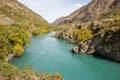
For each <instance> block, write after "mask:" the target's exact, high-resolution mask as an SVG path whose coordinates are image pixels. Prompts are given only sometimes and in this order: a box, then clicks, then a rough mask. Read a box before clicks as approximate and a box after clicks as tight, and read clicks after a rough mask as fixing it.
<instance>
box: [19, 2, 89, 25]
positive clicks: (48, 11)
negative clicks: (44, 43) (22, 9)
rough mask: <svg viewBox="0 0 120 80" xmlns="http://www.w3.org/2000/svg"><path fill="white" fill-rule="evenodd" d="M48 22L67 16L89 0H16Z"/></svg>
mask: <svg viewBox="0 0 120 80" xmlns="http://www.w3.org/2000/svg"><path fill="white" fill-rule="evenodd" d="M18 1H19V2H21V3H22V4H24V5H26V6H27V7H28V8H30V9H31V10H33V11H34V12H36V13H38V14H39V15H41V16H42V17H43V18H44V19H45V20H47V21H48V22H50V23H51V22H53V21H55V20H56V19H57V18H60V17H63V16H67V15H69V14H70V13H72V12H73V11H75V10H76V9H78V8H80V7H82V6H83V5H85V4H87V3H89V2H90V1H91V0H18Z"/></svg>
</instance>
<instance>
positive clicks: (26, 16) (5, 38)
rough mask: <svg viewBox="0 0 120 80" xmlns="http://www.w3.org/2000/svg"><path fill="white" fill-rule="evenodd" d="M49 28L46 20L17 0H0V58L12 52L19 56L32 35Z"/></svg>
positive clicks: (4, 57) (46, 30)
mask: <svg viewBox="0 0 120 80" xmlns="http://www.w3.org/2000/svg"><path fill="white" fill-rule="evenodd" d="M50 29H51V25H50V24H49V23H47V21H45V20H44V19H43V18H42V17H41V16H40V15H38V14H36V13H34V12H33V11H31V10H30V9H28V8H27V7H26V6H24V5H22V4H21V3H19V2H18V1H17V0H0V44H1V45H0V59H8V58H9V57H8V56H9V54H13V53H14V56H19V55H20V54H21V53H22V52H23V51H24V45H25V44H26V43H28V42H29V39H30V37H31V36H32V35H37V34H41V33H44V32H48V31H50ZM17 48H19V49H20V50H19V49H18V51H17V50H16V49H17ZM7 57H8V58H7Z"/></svg>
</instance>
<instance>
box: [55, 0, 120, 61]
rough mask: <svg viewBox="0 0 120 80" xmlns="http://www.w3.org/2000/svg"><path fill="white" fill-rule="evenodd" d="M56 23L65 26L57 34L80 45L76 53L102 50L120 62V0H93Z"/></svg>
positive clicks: (75, 50) (90, 52)
mask: <svg viewBox="0 0 120 80" xmlns="http://www.w3.org/2000/svg"><path fill="white" fill-rule="evenodd" d="M53 24H54V25H57V26H60V27H61V28H62V29H61V30H60V31H58V32H57V33H56V35H55V36H56V37H58V38H61V39H65V40H70V41H71V42H72V43H75V44H78V45H79V46H77V47H74V48H73V49H72V50H71V51H72V52H73V53H86V54H99V55H102V56H105V57H107V58H109V59H112V60H114V61H119V62H120V0H92V2H90V3H89V4H87V5H85V6H83V7H82V8H80V9H78V10H76V11H75V12H73V13H72V14H71V15H69V16H67V17H64V18H60V19H57V20H56V21H55V22H54V23H53Z"/></svg>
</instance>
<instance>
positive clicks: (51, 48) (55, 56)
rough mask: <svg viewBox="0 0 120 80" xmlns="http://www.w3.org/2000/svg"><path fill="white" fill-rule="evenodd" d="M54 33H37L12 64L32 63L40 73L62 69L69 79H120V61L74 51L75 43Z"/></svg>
mask: <svg viewBox="0 0 120 80" xmlns="http://www.w3.org/2000/svg"><path fill="white" fill-rule="evenodd" d="M52 34H53V33H48V34H43V35H38V36H33V37H32V38H31V40H30V44H29V45H27V46H26V49H25V51H24V53H23V55H22V56H21V57H20V58H14V59H12V61H10V63H11V64H13V65H16V66H18V67H19V68H20V69H22V68H24V66H26V65H30V66H32V68H33V69H34V70H35V72H37V73H54V72H59V73H60V74H61V75H62V76H63V77H64V79H65V80H88V77H89V80H94V79H95V80H119V79H120V77H119V74H120V64H119V63H116V62H113V61H110V60H107V59H105V58H103V57H101V56H93V55H85V54H72V53H71V52H70V49H71V48H73V47H74V46H75V45H73V44H70V43H69V41H66V40H62V39H58V38H55V37H51V35H52ZM103 73H104V74H103ZM111 75H112V76H111Z"/></svg>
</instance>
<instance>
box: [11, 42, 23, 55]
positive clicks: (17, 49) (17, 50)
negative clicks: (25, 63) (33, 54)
mask: <svg viewBox="0 0 120 80" xmlns="http://www.w3.org/2000/svg"><path fill="white" fill-rule="evenodd" d="M23 52H24V48H23V47H22V46H21V45H20V44H16V45H15V46H14V47H13V54H14V56H20V55H21V54H22V53H23Z"/></svg>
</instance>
